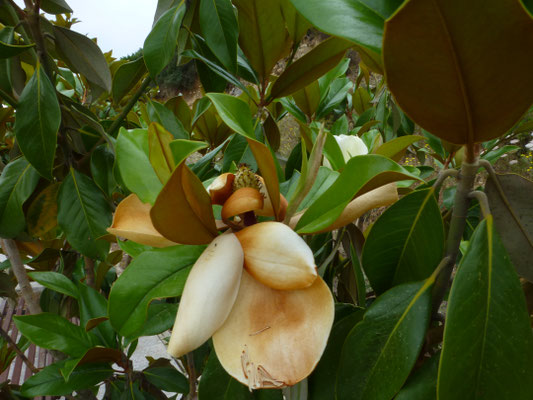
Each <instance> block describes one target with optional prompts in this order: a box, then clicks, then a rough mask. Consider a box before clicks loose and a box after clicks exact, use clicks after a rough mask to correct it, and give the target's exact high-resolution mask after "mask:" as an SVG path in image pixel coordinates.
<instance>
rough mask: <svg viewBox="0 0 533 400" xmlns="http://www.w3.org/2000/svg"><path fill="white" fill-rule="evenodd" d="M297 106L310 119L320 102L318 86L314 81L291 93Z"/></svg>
mask: <svg viewBox="0 0 533 400" xmlns="http://www.w3.org/2000/svg"><path fill="white" fill-rule="evenodd" d="M292 98H293V99H294V102H295V103H296V105H297V106H298V108H299V109H300V110H301V111H302V112H303V113H304V114H305V115H307V117H308V118H309V119H310V120H312V119H313V116H314V115H315V112H316V110H317V108H318V104H319V103H320V86H319V85H318V81H314V82H312V83H311V84H309V85H307V86H306V87H304V88H302V89H300V90H298V91H297V92H296V93H294V94H293V95H292Z"/></svg>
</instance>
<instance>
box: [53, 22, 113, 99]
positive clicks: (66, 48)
mask: <svg viewBox="0 0 533 400" xmlns="http://www.w3.org/2000/svg"><path fill="white" fill-rule="evenodd" d="M54 37H55V44H56V49H57V50H58V52H59V53H60V55H61V58H62V59H63V61H65V63H66V64H67V65H68V66H69V68H70V69H71V70H72V71H74V72H79V73H80V74H82V75H83V76H84V77H85V78H87V80H88V81H89V82H90V83H92V84H94V85H96V86H98V87H100V88H101V89H103V90H104V91H106V92H110V91H111V83H112V81H111V72H110V71H109V66H108V65H107V61H106V59H105V56H104V55H103V54H102V51H101V50H100V48H99V47H98V45H97V44H96V43H95V42H93V41H92V40H91V39H89V38H88V37H87V36H85V35H82V34H80V33H78V32H75V31H72V30H70V29H66V28H62V27H60V26H57V25H54Z"/></svg>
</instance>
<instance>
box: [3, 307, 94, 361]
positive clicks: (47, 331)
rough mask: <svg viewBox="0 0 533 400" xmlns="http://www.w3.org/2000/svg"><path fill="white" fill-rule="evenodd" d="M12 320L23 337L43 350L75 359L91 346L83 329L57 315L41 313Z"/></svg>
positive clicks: (88, 336)
mask: <svg viewBox="0 0 533 400" xmlns="http://www.w3.org/2000/svg"><path fill="white" fill-rule="evenodd" d="M13 319H14V320H15V324H16V325H17V328H18V330H19V331H20V332H21V333H22V334H23V335H24V336H26V337H27V338H28V339H30V340H31V341H32V342H33V343H35V344H36V345H37V346H40V347H42V348H44V349H52V350H59V351H61V352H63V353H65V354H68V355H70V356H73V357H76V356H81V355H83V354H84V353H85V352H86V351H87V349H89V348H91V347H92V346H93V342H92V340H93V338H91V336H90V335H89V334H87V332H85V329H83V328H82V327H81V326H78V325H74V324H73V323H71V322H69V321H68V320H66V319H65V318H63V317H61V316H59V315H56V314H52V313H41V314H35V315H23V316H16V317H14V318H13Z"/></svg>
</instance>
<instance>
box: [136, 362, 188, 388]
mask: <svg viewBox="0 0 533 400" xmlns="http://www.w3.org/2000/svg"><path fill="white" fill-rule="evenodd" d="M143 375H144V376H145V378H146V380H147V381H148V382H150V383H151V384H152V385H155V386H156V387H157V388H159V389H161V390H165V391H167V392H172V393H183V394H187V393H189V381H188V379H187V378H185V376H183V375H182V374H181V373H180V372H178V370H177V369H175V368H174V367H172V366H168V367H152V368H147V369H145V370H144V371H143Z"/></svg>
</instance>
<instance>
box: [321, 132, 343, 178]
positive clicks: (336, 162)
mask: <svg viewBox="0 0 533 400" xmlns="http://www.w3.org/2000/svg"><path fill="white" fill-rule="evenodd" d="M324 156H325V158H327V161H329V163H330V166H331V169H333V170H335V171H338V170H339V169H341V168H343V167H344V165H346V162H345V161H344V155H343V154H342V150H341V148H340V146H339V143H338V142H337V140H335V137H334V136H333V135H332V134H331V133H328V134H327V137H326V142H325V143H324ZM324 165H326V166H328V164H327V162H326V161H324Z"/></svg>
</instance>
